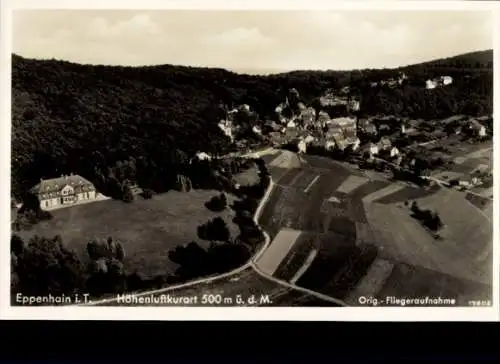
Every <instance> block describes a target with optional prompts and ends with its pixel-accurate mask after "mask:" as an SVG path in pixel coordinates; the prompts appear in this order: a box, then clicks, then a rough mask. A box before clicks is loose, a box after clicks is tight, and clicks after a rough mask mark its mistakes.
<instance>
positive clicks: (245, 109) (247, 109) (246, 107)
mask: <svg viewBox="0 0 500 364" xmlns="http://www.w3.org/2000/svg"><path fill="white" fill-rule="evenodd" d="M238 109H239V110H238V111H243V112H250V105H247V104H242V105H240V106H239V108H238Z"/></svg>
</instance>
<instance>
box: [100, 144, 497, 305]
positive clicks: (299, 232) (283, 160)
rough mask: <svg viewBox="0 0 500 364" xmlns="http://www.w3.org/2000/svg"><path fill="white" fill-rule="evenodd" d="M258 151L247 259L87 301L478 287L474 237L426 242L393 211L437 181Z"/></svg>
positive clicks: (465, 291) (353, 300)
mask: <svg viewBox="0 0 500 364" xmlns="http://www.w3.org/2000/svg"><path fill="white" fill-rule="evenodd" d="M261 153H262V157H263V158H264V160H265V161H266V163H267V164H268V168H269V171H270V173H271V177H272V182H271V184H270V186H269V187H268V189H267V191H266V193H265V195H264V197H263V199H262V200H261V202H260V204H259V206H258V208H257V211H256V213H255V216H254V219H255V221H256V222H258V224H259V226H261V227H262V229H263V230H264V235H265V243H264V245H263V247H262V248H261V250H260V251H259V252H258V253H257V254H256V255H255V256H254V257H253V258H252V259H251V260H250V261H249V262H248V263H247V264H245V265H243V266H242V267H240V268H238V269H235V270H233V271H231V272H228V273H225V274H222V275H218V276H214V277H206V278H203V279H198V280H196V281H192V282H188V283H185V284H181V285H176V286H170V287H167V288H164V289H159V290H155V291H149V292H142V293H138V294H134V295H133V296H132V295H130V296H127V299H123V297H121V298H122V299H118V298H113V299H106V300H101V301H96V302H92V303H91V305H104V306H116V305H118V306H121V305H125V306H136V305H137V304H141V305H152V306H170V305H172V306H173V305H179V304H181V305H183V306H203V305H210V306H217V305H219V306H316V307H318V306H320V307H321V306H330V307H332V306H333V307H340V306H359V304H360V303H359V297H375V296H377V297H383V296H386V295H394V296H397V295H411V294H417V293H420V294H426V295H431V294H434V293H436V295H441V296H443V295H445V294H448V295H451V296H453V297H455V296H456V297H459V296H460V297H462V296H464V297H465V296H467V295H475V296H474V297H476V299H477V297H478V294H479V293H481V294H483V293H484V292H486V293H487V292H488V289H489V288H488V285H487V284H483V283H484V281H488V279H486V278H482V277H481V274H483V270H482V268H480V267H479V266H473V265H474V264H473V262H472V260H473V259H471V257H470V256H469V255H468V254H476V255H477V254H479V253H478V251H480V250H481V251H483V253H482V254H483V255H486V256H487V255H488V254H489V250H490V248H489V247H488V245H483V246H481V244H482V241H483V240H485V239H484V237H483V236H481V237H479V235H478V238H481V242H478V243H476V245H477V246H474V247H471V248H470V249H469V248H468V247H462V248H460V249H454V248H453V246H452V245H448V246H447V245H445V244H444V243H441V244H440V245H436V243H435V241H434V240H433V238H432V237H431V235H430V234H428V233H427V232H425V230H422V228H421V227H420V226H419V225H418V224H417V223H415V221H413V220H412V219H411V217H409V216H408V215H409V214H408V213H406V212H405V211H404V210H401V208H402V205H403V202H405V201H407V200H408V199H418V198H423V199H425V198H432V194H434V193H436V192H437V191H438V190H436V189H430V190H423V189H417V188H414V187H411V186H408V185H405V184H396V183H391V182H388V181H383V180H379V179H377V180H375V179H371V178H370V177H369V176H367V175H365V174H364V173H363V172H362V171H359V170H355V169H352V168H349V167H348V166H346V165H345V164H342V163H339V162H335V161H332V160H330V159H326V158H321V157H314V156H309V155H305V156H300V155H299V156H298V155H296V154H294V153H291V152H286V151H276V150H273V149H266V150H264V151H261ZM391 219H397V220H391ZM396 221H397V222H396ZM481 223H482V222H481ZM487 227H488V226H486V228H487ZM474 228H475V229H476V230H478V228H479V227H478V226H474ZM486 238H487V237H486ZM472 249H474V250H472ZM465 253H467V254H465ZM471 268H473V269H471ZM422 282H424V283H422ZM486 293H484V294H486ZM176 299H182V302H178V301H176ZM464 299H466V298H464ZM138 300H139V301H138Z"/></svg>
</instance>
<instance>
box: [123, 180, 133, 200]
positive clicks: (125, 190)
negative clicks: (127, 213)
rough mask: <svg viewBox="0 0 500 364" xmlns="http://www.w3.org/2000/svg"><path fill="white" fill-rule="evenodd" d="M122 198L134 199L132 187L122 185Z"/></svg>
mask: <svg viewBox="0 0 500 364" xmlns="http://www.w3.org/2000/svg"><path fill="white" fill-rule="evenodd" d="M122 199H123V201H125V202H128V203H130V202H132V201H134V193H133V192H132V188H131V187H130V186H129V185H128V184H124V185H123V186H122Z"/></svg>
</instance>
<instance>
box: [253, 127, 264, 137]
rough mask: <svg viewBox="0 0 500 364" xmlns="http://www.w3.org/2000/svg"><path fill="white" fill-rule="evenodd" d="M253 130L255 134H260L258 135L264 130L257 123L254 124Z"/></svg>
mask: <svg viewBox="0 0 500 364" xmlns="http://www.w3.org/2000/svg"><path fill="white" fill-rule="evenodd" d="M252 131H253V132H254V133H255V134H258V135H262V130H261V128H260V127H258V126H257V125H254V126H253V127H252Z"/></svg>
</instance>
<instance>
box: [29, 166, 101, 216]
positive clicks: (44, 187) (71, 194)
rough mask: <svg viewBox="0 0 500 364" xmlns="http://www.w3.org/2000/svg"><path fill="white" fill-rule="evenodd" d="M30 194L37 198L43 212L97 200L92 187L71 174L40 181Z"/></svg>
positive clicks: (81, 178) (94, 189) (82, 179)
mask: <svg viewBox="0 0 500 364" xmlns="http://www.w3.org/2000/svg"><path fill="white" fill-rule="evenodd" d="M30 192H31V193H33V194H35V195H36V196H37V197H38V199H39V200H40V207H41V208H42V209H44V210H51V209H56V208H60V207H65V206H68V205H73V204H77V203H81V202H87V201H93V200H96V198H97V191H96V188H95V187H94V185H93V184H92V183H91V182H90V181H88V180H86V179H85V178H83V177H81V176H79V175H73V174H71V175H69V176H65V175H63V176H61V177H59V178H52V179H46V180H40V183H38V184H37V185H35V186H34V187H33V188H31V190H30Z"/></svg>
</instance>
